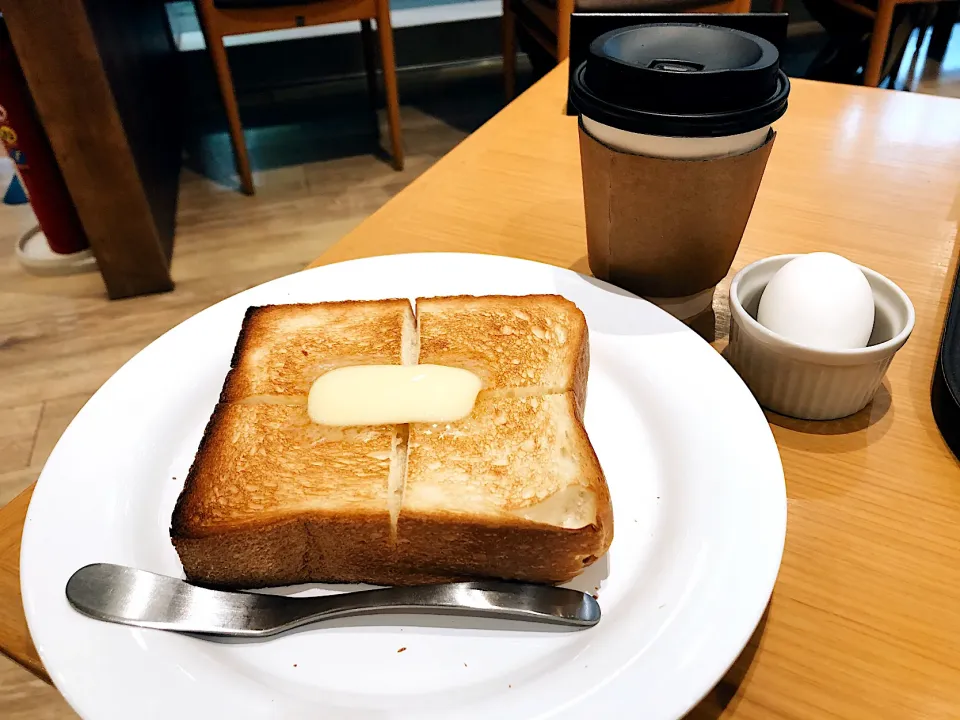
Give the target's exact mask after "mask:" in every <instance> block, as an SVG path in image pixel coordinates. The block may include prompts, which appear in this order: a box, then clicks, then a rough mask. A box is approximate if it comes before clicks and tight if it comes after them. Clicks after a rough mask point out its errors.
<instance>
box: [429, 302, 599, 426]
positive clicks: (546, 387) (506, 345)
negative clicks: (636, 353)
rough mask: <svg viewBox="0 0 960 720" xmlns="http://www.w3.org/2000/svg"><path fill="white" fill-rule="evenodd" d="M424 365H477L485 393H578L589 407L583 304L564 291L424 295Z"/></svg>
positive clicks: (580, 403)
mask: <svg viewBox="0 0 960 720" xmlns="http://www.w3.org/2000/svg"><path fill="white" fill-rule="evenodd" d="M417 324H418V328H419V333H420V362H421V363H433V364H437V365H451V366H453V367H460V368H463V369H465V370H470V371H471V372H473V373H476V374H477V375H479V376H480V379H481V380H483V388H484V391H485V392H492V393H493V394H504V395H523V394H530V395H542V394H545V393H562V392H567V391H572V392H573V393H574V395H575V396H576V398H577V405H578V407H580V408H581V409H582V407H583V403H584V401H585V397H586V386H587V367H588V365H589V344H588V342H587V323H586V320H585V319H584V317H583V313H582V312H580V309H579V308H578V307H577V306H576V305H574V304H573V303H572V302H570V301H569V300H567V299H565V298H563V297H560V296H559V295H524V296H520V297H514V296H510V295H488V296H481V297H473V296H459V297H437V298H418V299H417Z"/></svg>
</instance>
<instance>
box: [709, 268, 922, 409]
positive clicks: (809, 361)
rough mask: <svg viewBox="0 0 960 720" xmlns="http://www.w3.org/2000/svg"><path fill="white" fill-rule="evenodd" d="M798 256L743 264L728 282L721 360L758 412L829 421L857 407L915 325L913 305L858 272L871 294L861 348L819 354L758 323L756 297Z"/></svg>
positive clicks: (888, 285)
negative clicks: (872, 312)
mask: <svg viewBox="0 0 960 720" xmlns="http://www.w3.org/2000/svg"><path fill="white" fill-rule="evenodd" d="M795 257H797V255H776V256H774V257H768V258H765V259H763V260H758V261H757V262H755V263H753V264H751V265H748V266H747V267H745V268H743V270H741V271H740V272H738V273H737V274H736V276H735V277H734V278H733V282H731V284H730V344H729V345H728V346H727V349H726V351H725V352H724V354H725V355H726V357H727V359H728V360H729V361H730V364H731V365H733V367H734V369H735V370H736V371H737V373H739V375H740V377H741V378H743V381H744V382H745V383H746V384H747V387H749V388H750V391H751V392H752V393H753V394H754V396H755V397H756V398H757V402H759V403H760V405H762V406H763V407H765V408H768V409H770V410H773V411H774V412H777V413H780V414H781V415H789V416H791V417H796V418H802V419H804V420H834V419H836V418H841V417H846V416H847V415H852V414H853V413H855V412H857V411H858V410H861V409H862V408H864V407H865V406H866V405H867V403H869V402H870V401H871V400H872V399H873V396H874V395H875V394H876V392H877V389H878V388H879V387H880V382H881V381H882V380H883V375H884V373H885V372H886V371H887V367H888V366H889V365H890V361H891V360H893V356H894V355H895V354H896V352H897V350H899V349H900V348H901V347H902V346H903V344H904V343H905V342H906V341H907V338H908V337H910V333H911V332H912V331H913V324H914V322H915V317H916V316H915V313H914V309H913V303H911V302H910V298H908V297H907V295H906V293H905V292H903V290H901V289H900V288H899V287H897V286H896V285H895V284H894V283H892V282H890V280H888V279H887V278H885V277H884V276H883V275H880V274H879V273H877V272H874V271H873V270H870V269H869V268H865V267H863V266H860V269H861V270H863V274H864V275H865V276H866V278H867V281H868V282H869V283H870V288H871V289H872V290H873V298H874V304H875V307H876V319H875V321H874V326H873V334H872V335H871V336H870V342H869V344H868V345H867V347H865V348H857V349H853V350H835V351H830V350H818V349H816V348H812V347H808V346H806V345H802V344H799V343H795V342H792V341H791V340H788V339H786V338H785V337H783V336H782V335H778V334H777V333H774V332H772V331H770V330H768V329H767V328H765V327H763V326H762V325H761V324H760V323H758V322H757V320H756V317H757V308H758V307H759V305H760V295H761V294H762V293H763V290H764V288H766V286H767V283H768V282H770V279H771V278H772V277H773V275H774V273H776V272H777V270H779V269H780V268H781V267H783V266H784V265H785V264H786V263H788V262H789V261H790V260H793V258H795Z"/></svg>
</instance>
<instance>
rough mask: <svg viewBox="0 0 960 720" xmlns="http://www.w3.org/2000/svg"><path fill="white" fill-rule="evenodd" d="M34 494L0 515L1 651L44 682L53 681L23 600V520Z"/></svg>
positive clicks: (27, 493) (30, 491) (25, 495)
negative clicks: (32, 638) (35, 641)
mask: <svg viewBox="0 0 960 720" xmlns="http://www.w3.org/2000/svg"><path fill="white" fill-rule="evenodd" d="M31 495H33V486H32V485H31V486H30V487H28V488H27V489H26V490H24V491H23V492H22V493H20V494H19V495H17V497H15V498H14V499H13V500H11V501H10V502H9V503H8V504H7V505H6V506H5V507H4V508H3V513H2V515H0V598H2V599H3V600H2V605H0V638H3V640H2V641H0V652H3V654H4V655H7V656H8V657H10V658H13V659H14V660H16V661H17V662H18V663H20V664H21V665H23V666H24V667H25V668H27V670H29V671H30V672H32V673H33V674H34V675H36V676H37V677H39V678H41V679H42V680H46V681H47V682H50V678H49V677H48V676H47V673H46V671H45V670H44V669H43V664H42V663H41V662H40V656H39V655H37V649H36V648H35V647H34V646H33V643H32V642H31V641H30V633H29V632H28V631H27V621H26V618H24V616H23V603H22V602H21V600H20V536H21V535H22V534H23V518H24V516H25V515H26V514H27V505H29V503H30V496H31Z"/></svg>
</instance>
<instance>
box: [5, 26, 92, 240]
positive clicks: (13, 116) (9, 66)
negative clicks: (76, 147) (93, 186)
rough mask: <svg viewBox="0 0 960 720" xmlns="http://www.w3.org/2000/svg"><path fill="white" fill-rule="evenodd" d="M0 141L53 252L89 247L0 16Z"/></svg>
mask: <svg viewBox="0 0 960 720" xmlns="http://www.w3.org/2000/svg"><path fill="white" fill-rule="evenodd" d="M0 142H3V145H4V147H5V148H6V149H7V154H8V155H9V156H10V159H11V160H13V162H14V163H15V164H16V166H17V173H18V174H19V176H20V182H22V183H23V186H24V188H25V189H26V191H27V195H28V196H29V198H30V205H31V206H32V207H33V212H34V214H35V215H36V216H37V221H38V222H39V223H40V229H41V230H42V231H43V234H44V235H45V236H46V238H47V242H48V243H49V244H50V249H51V250H53V251H54V252H56V253H60V254H67V253H74V252H78V251H80V250H84V249H86V248H87V247H89V245H90V244H89V242H87V236H86V234H85V233H84V232H83V226H82V225H81V224H80V218H79V217H78V216H77V210H76V208H75V207H74V205H73V200H71V199H70V194H69V193H68V192H67V186H66V183H65V182H64V180H63V176H62V175H61V174H60V166H59V165H57V161H56V158H55V157H54V155H53V150H52V149H51V148H50V143H49V141H48V140H47V135H46V133H45V132H44V130H43V126H42V125H41V124H40V120H39V119H38V118H37V113H36V111H35V109H34V107H33V98H32V97H31V96H30V91H29V89H28V88H27V81H26V80H25V79H24V77H23V71H22V70H21V69H20V63H19V62H18V61H17V56H16V54H15V53H14V50H13V46H12V45H11V44H10V35H9V34H8V33H7V26H6V24H4V22H3V19H2V18H0Z"/></svg>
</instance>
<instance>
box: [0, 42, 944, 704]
mask: <svg viewBox="0 0 960 720" xmlns="http://www.w3.org/2000/svg"><path fill="white" fill-rule="evenodd" d="M958 35H960V33H955V37H954V40H953V43H952V45H951V48H950V52H949V53H948V57H947V60H946V61H945V63H944V68H943V72H942V73H941V74H939V75H938V74H937V73H934V72H933V71H932V69H930V68H927V70H926V72H924V70H923V68H920V69H919V70H916V72H915V73H914V74H913V75H912V76H911V78H910V82H909V85H910V86H911V87H912V89H914V90H916V91H919V92H933V93H936V94H943V95H953V96H955V97H960V38H958V37H956V36H958ZM473 106H476V103H473V104H472V105H470V107H473ZM490 108H491V106H490V104H489V102H488V103H487V104H486V105H484V104H482V103H481V104H480V109H479V110H470V109H469V107H467V108H466V109H465V108H464V107H460V108H459V110H456V109H455V111H454V112H452V113H446V112H435V111H434V110H435V108H434V109H431V108H427V109H425V106H424V105H422V104H421V105H419V106H417V105H413V106H405V107H404V109H403V113H402V115H403V117H402V121H403V128H404V137H405V144H406V148H407V164H406V169H405V170H404V171H403V172H402V173H396V172H394V171H393V170H392V169H391V168H390V166H389V165H388V164H387V162H385V160H384V159H383V158H382V157H377V156H375V155H373V154H352V155H350V156H348V157H337V152H336V150H335V149H334V150H333V151H332V152H330V153H327V154H326V155H325V157H326V159H324V160H319V161H314V162H309V163H306V164H289V163H286V164H284V165H282V166H279V167H276V166H273V164H272V163H271V162H270V161H269V157H276V155H277V153H276V151H277V148H276V147H272V148H271V147H269V143H270V142H272V140H270V138H271V137H272V138H273V139H274V140H276V136H275V135H271V134H270V133H267V132H264V133H261V134H260V136H262V143H261V145H262V146H261V145H258V144H257V142H256V140H255V138H256V137H257V136H258V133H257V132H256V131H254V132H253V133H251V134H250V135H251V136H253V138H252V139H251V140H250V142H251V155H252V156H253V162H254V166H255V167H265V168H266V167H272V169H264V170H260V171H258V172H257V173H256V183H257V195H256V196H255V197H252V198H248V197H244V196H242V195H240V194H239V193H237V192H236V191H235V190H234V189H232V188H230V187H225V186H224V185H222V184H220V183H218V182H215V181H212V180H209V179H208V177H207V176H212V177H222V176H223V175H225V173H223V172H221V171H222V170H223V168H224V166H225V164H226V166H227V167H228V166H229V156H228V155H227V154H226V151H227V145H226V141H225V139H224V137H223V136H216V137H214V138H213V139H209V138H208V140H210V141H209V142H208V143H207V146H206V150H205V152H206V155H207V156H206V158H205V159H204V162H201V163H199V166H203V167H204V172H205V173H206V176H202V175H199V174H197V173H196V172H194V171H191V170H185V171H184V174H183V178H182V189H181V195H180V198H181V199H180V210H179V218H178V232H177V241H176V242H177V244H176V249H175V260H174V266H173V274H174V277H175V280H176V283H177V287H176V290H175V291H174V292H172V293H168V294H164V295H156V296H152V297H144V298H134V299H130V300H122V301H116V302H109V301H107V300H106V299H105V296H104V292H103V287H102V284H101V282H100V279H99V276H97V275H96V274H89V275H81V276H74V277H68V278H37V277H32V276H29V275H26V274H25V273H24V272H23V271H22V270H21V269H20V267H19V266H18V264H17V261H16V260H15V258H14V256H13V252H12V248H13V246H14V244H15V242H16V238H17V237H18V236H19V235H20V234H22V232H23V231H24V230H26V229H27V228H28V227H30V225H32V223H33V216H32V213H31V212H30V210H29V208H26V207H22V206H21V207H9V206H4V205H0V248H4V250H3V252H2V253H0V376H2V377H3V382H2V383H0V505H2V504H4V503H6V502H7V501H8V500H9V499H10V498H12V497H13V496H14V495H16V494H17V493H18V492H20V491H21V490H22V489H23V488H25V487H26V486H27V485H28V484H29V483H31V482H33V481H34V480H35V479H36V478H37V476H38V474H39V472H40V469H41V468H42V466H43V463H44V462H45V460H46V458H47V456H48V454H49V453H50V451H51V450H52V448H53V446H54V444H55V443H56V441H57V439H58V438H59V436H60V434H61V433H62V432H63V430H64V429H65V428H66V426H67V424H68V423H69V422H70V420H71V419H72V418H73V416H74V415H75V414H76V413H77V411H78V410H79V409H80V407H81V406H82V405H83V404H84V402H86V400H87V399H88V398H89V397H90V396H91V395H92V394H93V393H94V391H96V389H97V388H98V387H99V386H100V385H101V384H102V383H103V382H104V381H105V380H106V379H107V378H108V377H109V376H110V375H111V374H112V373H114V372H115V371H116V370H117V369H118V368H119V367H120V366H121V365H122V364H123V363H124V362H125V361H127V360H128V359H129V358H130V357H132V356H133V355H134V354H135V353H136V352H137V351H139V350H140V349H141V348H143V347H144V346H145V345H147V344H148V343H149V342H150V341H152V340H153V339H155V338H156V337H158V336H159V335H161V334H162V333H164V332H165V331H167V330H168V329H170V328H171V327H173V326H174V325H176V324H177V323H179V322H181V321H182V320H185V319H186V318H188V317H190V316H191V315H193V314H194V313H196V312H197V311H199V310H201V309H203V308H205V307H207V306H208V305H211V304H212V303H214V302H217V301H218V300H221V299H223V298H225V297H228V296H230V295H232V294H234V293H236V292H239V291H241V290H244V289H246V288H249V287H252V286H254V285H257V284H259V283H261V282H264V281H266V280H270V279H272V278H276V277H279V276H281V275H285V274H287V273H291V272H295V271H297V270H299V269H301V268H302V267H303V266H304V265H305V264H306V263H307V262H309V261H310V260H312V259H313V258H315V257H316V256H318V255H320V254H321V253H322V252H323V251H324V250H325V249H326V248H327V247H329V246H330V245H331V244H333V243H334V242H336V241H337V240H338V239H339V238H340V237H341V236H343V235H344V234H345V233H346V232H348V231H349V230H350V229H351V228H353V227H354V226H355V225H357V224H358V223H360V222H361V221H362V220H363V219H364V218H365V217H366V216H367V215H369V214H370V213H372V212H373V211H375V210H376V209H377V208H378V207H380V205H382V204H383V203H384V202H386V201H387V200H388V199H389V198H390V197H391V196H393V195H394V194H396V193H397V192H399V191H400V190H401V189H402V188H403V187H404V186H406V185H407V184H408V183H409V182H411V181H412V180H413V179H414V178H416V177H417V175H419V174H420V173H422V172H423V171H424V170H425V169H426V168H427V167H429V166H430V165H431V164H432V163H433V162H435V161H436V160H437V159H438V158H439V157H441V156H442V155H443V154H444V153H446V152H447V151H448V150H450V149H451V148H452V147H453V146H454V145H456V144H457V143H458V142H459V141H460V140H461V139H462V138H463V137H465V136H466V135H467V134H468V132H469V131H471V130H472V129H474V128H475V127H477V126H478V125H479V124H480V123H481V122H482V121H483V120H485V119H486V116H487V115H489V114H490V112H492V110H491V109H490ZM448 109H449V108H448ZM381 125H382V123H381ZM296 150H297V149H296V148H294V151H296ZM281 154H282V153H281ZM308 156H309V155H308ZM194 159H196V158H194ZM258 159H259V162H258ZM210 163H212V164H213V166H217V167H219V168H220V170H219V171H217V170H213V171H211V165H210ZM188 165H193V166H194V167H197V166H198V164H197V163H188ZM10 172H11V170H10V166H9V162H6V164H2V165H0V188H5V187H6V184H7V182H8V179H9V175H10ZM7 249H9V250H7ZM0 718H5V719H6V720H22V719H24V718H30V719H31V720H48V719H49V720H54V719H57V720H59V719H61V718H76V715H75V714H74V713H73V712H72V711H71V710H70V708H69V707H68V706H67V705H66V703H65V702H64V701H63V700H62V698H60V696H59V695H58V694H57V692H56V691H55V690H54V689H53V688H52V687H49V686H47V685H45V684H44V683H42V682H41V681H39V680H36V679H35V678H33V677H32V676H31V675H29V673H27V672H26V671H25V670H22V669H20V668H19V667H18V666H16V665H15V664H14V663H13V662H11V661H9V660H7V659H6V658H4V657H2V656H0Z"/></svg>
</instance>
